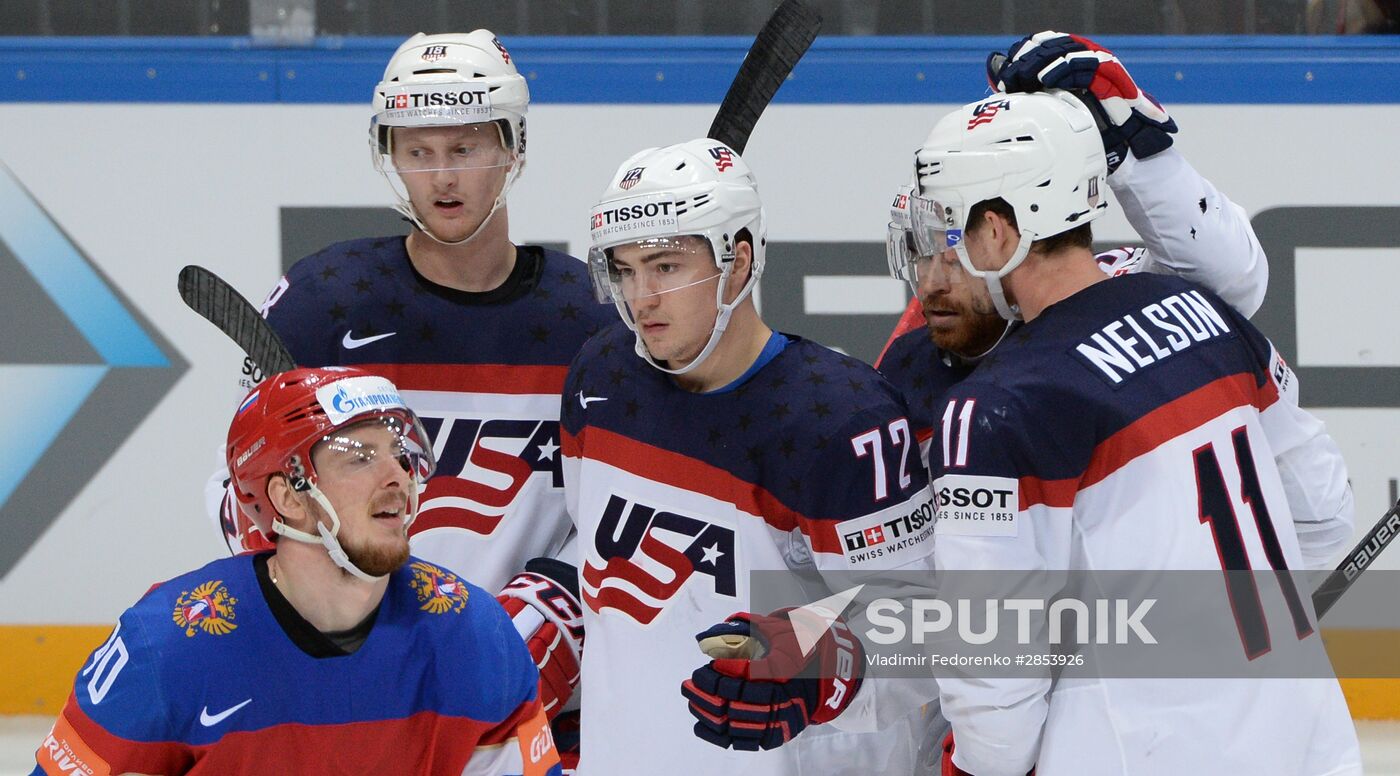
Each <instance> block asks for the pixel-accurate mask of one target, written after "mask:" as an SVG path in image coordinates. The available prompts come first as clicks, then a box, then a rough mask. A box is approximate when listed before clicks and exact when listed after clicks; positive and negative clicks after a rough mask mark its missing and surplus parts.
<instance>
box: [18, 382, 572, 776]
mask: <svg viewBox="0 0 1400 776" xmlns="http://www.w3.org/2000/svg"><path fill="white" fill-rule="evenodd" d="M226 451H227V460H228V466H229V469H230V471H231V472H232V480H233V490H234V493H235V495H236V498H237V499H238V503H239V508H240V509H241V510H242V511H243V512H244V513H245V514H246V515H247V516H248V518H249V519H250V520H251V521H252V523H253V524H254V525H255V526H256V527H257V528H258V530H260V531H262V532H263V535H265V536H269V537H273V538H274V541H273V542H272V544H273V549H272V550H271V551H270V552H263V553H258V554H245V555H240V556H237V557H232V558H225V559H223V560H217V561H214V562H212V563H209V564H208V565H206V566H204V567H203V568H200V569H198V570H196V571H193V572H190V573H188V574H184V575H181V576H178V577H176V578H174V579H171V580H169V581H166V582H163V583H161V584H159V585H156V586H155V587H154V588H152V589H151V590H150V591H149V592H148V593H147V594H146V595H145V596H144V597H143V598H142V599H141V600H140V601H139V602H137V603H136V605H135V606H133V607H131V608H130V609H128V610H127V611H126V612H125V613H124V614H123V615H122V617H121V619H120V621H119V622H118V624H117V627H116V628H115V629H114V630H113V631H112V634H111V636H110V637H108V639H107V641H106V642H105V643H104V644H102V646H101V647H99V648H98V649H97V650H96V651H95V652H93V653H92V655H91V657H90V658H89V659H88V660H87V662H86V663H85V664H84V666H83V668H82V670H81V671H80V672H79V674H78V676H77V679H76V681H75V682H74V685H73V692H72V694H71V695H70V696H69V698H68V702H67V703H66V704H65V706H64V708H63V711H62V712H61V713H60V715H59V717H58V719H57V721H56V722H55V723H54V727H53V730H52V731H51V732H50V733H49V735H48V736H47V737H46V738H45V740H44V741H43V742H42V744H41V745H40V747H39V749H38V751H37V753H36V760H37V766H36V768H35V771H34V773H35V774H49V776H57V775H58V774H70V773H88V774H121V773H146V774H183V773H191V774H219V776H227V775H229V774H249V775H252V774H259V775H261V774H269V773H279V774H280V773H324V774H424V775H425V776H426V775H428V774H434V775H436V774H482V776H485V775H486V774H502V775H504V774H521V775H522V776H523V775H524V774H551V773H552V774H557V773H559V765H558V757H557V755H556V753H555V750H554V747H553V744H552V737H551V735H550V731H549V727H548V724H547V721H546V718H545V714H544V711H543V709H542V708H541V706H540V700H539V697H538V687H537V684H538V673H537V671H536V669H535V667H534V663H533V661H532V659H531V656H530V654H529V651H528V650H527V649H526V647H525V646H524V644H522V643H521V641H520V639H519V638H518V637H517V636H516V633H515V629H514V628H513V627H512V625H511V622H510V619H509V618H508V617H507V615H506V613H505V612H504V611H503V610H502V609H501V606H500V605H499V604H498V603H497V602H496V601H495V600H494V599H493V598H492V597H491V596H490V594H488V593H486V592H485V591H483V590H482V589H480V588H478V587H476V586H475V585H472V584H470V583H468V582H466V581H465V580H463V579H461V578H460V577H458V576H457V575H455V574H453V573H452V572H450V571H448V570H446V569H444V568H442V567H440V566H437V565H434V564H432V563H429V562H427V561H423V560H420V559H418V558H415V557H412V556H410V555H409V547H408V529H409V526H410V525H412V523H413V520H414V518H415V517H416V516H417V513H418V508H419V495H418V493H419V487H420V485H421V484H422V483H423V482H425V481H426V480H427V478H428V477H430V476H431V475H432V473H433V469H434V466H435V461H434V456H433V452H432V451H433V445H432V441H431V440H430V439H429V437H428V434H427V432H426V430H425V429H424V427H423V425H422V423H421V422H420V421H419V419H418V417H417V416H416V415H415V414H414V413H413V411H412V410H410V409H408V407H407V406H405V405H404V403H403V400H402V399H401V398H400V396H399V393H398V391H397V389H396V388H395V387H394V385H393V384H392V383H391V382H389V381H388V380H385V379H384V378H382V377H377V376H372V375H370V374H368V373H366V372H362V371H360V370H355V369H347V368H327V369H298V370H293V371H290V372H283V373H280V374H277V375H273V376H271V377H269V378H268V379H267V380H266V381H264V382H263V383H262V384H261V385H260V386H259V387H257V388H256V389H254V390H253V391H252V392H251V393H249V395H248V397H247V398H246V399H245V400H244V401H243V403H242V405H241V406H240V407H239V409H238V411H237V414H236V415H235V417H234V420H233V423H232V425H231V427H230V429H229V434H228V444H227V446H226Z"/></svg>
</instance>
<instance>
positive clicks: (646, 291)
mask: <svg viewBox="0 0 1400 776" xmlns="http://www.w3.org/2000/svg"><path fill="white" fill-rule="evenodd" d="M588 270H589V274H590V275H591V276H592V278H593V291H594V293H595V295H596V296H597V297H598V301H599V302H612V303H613V304H615V305H617V306H618V308H619V309H620V310H622V311H623V312H624V314H625V315H626V316H627V317H628V319H629V321H635V320H636V314H635V311H636V309H637V308H638V307H639V306H645V305H648V304H652V303H654V302H655V300H656V299H657V298H658V297H661V296H662V295H664V294H670V293H673V292H675V291H680V290H683V289H686V288H691V287H693V286H698V285H700V284H703V283H707V282H709V281H711V280H715V279H717V278H719V277H721V276H722V275H723V273H722V272H720V270H719V268H718V267H716V266H715V259H714V252H713V251H712V249H711V248H710V241H709V238H707V237H706V236H704V235H698V234H694V235H678V236H675V237H652V238H647V239H644V240H637V241H634V242H629V243H623V244H621V245H615V246H612V247H610V248H597V247H595V248H592V249H590V250H589V252H588Z"/></svg>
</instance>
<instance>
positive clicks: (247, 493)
mask: <svg viewBox="0 0 1400 776" xmlns="http://www.w3.org/2000/svg"><path fill="white" fill-rule="evenodd" d="M369 420H382V421H383V422H384V423H386V424H387V425H389V426H390V427H391V429H393V430H394V432H395V433H396V434H397V435H398V437H399V445H400V449H399V454H400V455H401V456H402V460H401V463H403V464H404V466H405V467H406V468H407V469H408V471H409V473H410V474H412V475H413V477H414V478H415V479H416V480H417V481H418V483H419V484H420V485H421V484H422V483H424V482H426V481H427V479H428V477H430V476H432V473H433V469H434V468H435V467H436V462H435V461H434V460H433V450H432V444H431V442H430V441H429V438H428V434H427V432H426V431H424V429H423V424H422V422H421V421H420V420H419V419H418V416H417V415H416V414H414V412H413V410H411V409H409V408H408V406H407V405H405V404H404V402H403V399H402V398H401V397H400V396H399V391H398V389H397V388H395V387H394V384H393V383H391V382H389V381H388V380H386V379H385V378H383V377H378V376H375V375H372V374H370V373H368V372H365V371H363V370H360V369H352V368H349V367H324V368H321V369H293V370H290V371H287V372H281V373H278V374H275V375H272V376H271V377H269V378H267V379H266V380H264V381H263V382H262V383H260V384H259V385H258V386H257V387H256V388H254V389H253V390H252V391H251V392H250V393H249V394H248V396H247V397H246V398H244V399H243V403H242V404H240V405H239V407H238V412H237V414H235V415H234V417H233V423H232V425H230V426H229V431H228V445H227V447H226V448H225V453H226V456H227V458H228V470H229V477H230V481H231V484H232V486H233V492H234V494H235V496H236V497H237V499H238V505H239V508H240V509H241V510H242V512H243V514H244V515H246V516H247V518H248V519H249V520H250V521H252V523H253V525H254V526H255V527H256V528H257V529H258V531H259V532H261V533H262V535H263V536H264V537H266V538H268V539H272V538H273V537H274V535H275V533H285V532H286V531H287V530H290V529H287V528H286V527H285V526H282V527H280V528H279V526H281V523H280V522H279V521H278V520H277V517H278V514H277V510H276V508H275V507H273V505H272V502H271V501H270V500H269V499H268V497H267V480H268V478H269V477H271V476H273V475H275V474H282V475H285V476H286V477H288V478H289V479H290V480H291V484H292V487H293V488H295V489H297V490H308V489H310V490H312V491H313V492H314V491H315V486H316V470H315V468H314V467H313V466H312V463H311V449H312V448H313V447H315V446H316V444H317V443H319V442H321V441H322V440H324V439H326V438H327V437H328V436H329V435H330V434H331V433H332V432H334V431H335V430H336V429H339V428H344V427H346V426H350V425H355V424H358V423H362V422H365V421H369ZM415 502H416V499H415ZM414 512H416V509H413V510H410V512H409V513H408V514H406V515H405V518H404V519H405V523H408V522H412V519H413V517H414ZM337 523H338V521H337ZM337 528H338V526H337ZM298 533H300V532H298ZM307 538H311V537H307Z"/></svg>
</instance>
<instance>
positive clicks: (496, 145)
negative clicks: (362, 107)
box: [378, 122, 514, 175]
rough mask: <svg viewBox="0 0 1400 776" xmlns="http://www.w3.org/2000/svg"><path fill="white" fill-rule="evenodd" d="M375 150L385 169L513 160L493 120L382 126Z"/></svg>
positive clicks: (456, 167) (409, 171) (402, 171)
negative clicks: (382, 137)
mask: <svg viewBox="0 0 1400 776" xmlns="http://www.w3.org/2000/svg"><path fill="white" fill-rule="evenodd" d="M382 129H383V131H384V132H385V134H386V138H385V142H384V143H383V144H382V145H381V146H380V148H379V153H378V160H379V168H380V170H381V171H383V172H386V173H395V174H398V175H419V174H424V173H436V172H460V171H462V170H485V169H491V168H496V167H505V166H507V165H509V164H510V163H511V161H512V160H513V156H514V155H513V154H512V153H511V151H510V150H509V149H508V148H506V146H505V140H504V138H503V137H502V135H501V130H500V128H499V127H498V126H497V125H496V122H484V123H480V124H461V125H449V126H441V127H384V128H382Z"/></svg>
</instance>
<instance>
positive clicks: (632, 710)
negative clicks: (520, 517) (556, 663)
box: [562, 325, 932, 776]
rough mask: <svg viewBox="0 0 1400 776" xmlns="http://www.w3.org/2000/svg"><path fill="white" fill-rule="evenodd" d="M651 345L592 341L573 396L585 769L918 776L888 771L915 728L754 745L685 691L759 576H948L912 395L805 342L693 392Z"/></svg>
mask: <svg viewBox="0 0 1400 776" xmlns="http://www.w3.org/2000/svg"><path fill="white" fill-rule="evenodd" d="M777 336H782V335H777ZM633 341H634V340H633V334H632V332H631V331H629V330H628V329H626V328H624V327H623V326H621V325H618V326H617V327H615V328H613V329H609V330H605V331H604V332H603V333H602V334H600V335H598V336H597V337H595V338H594V339H592V340H590V341H589V343H588V344H587V345H585V346H584V349H583V351H582V352H581V353H580V354H579V358H578V359H577V360H576V361H575V362H574V365H573V366H572V367H571V368H570V372H569V378H568V382H567V387H566V389H565V390H566V401H565V405H564V411H563V417H562V425H563V442H562V444H563V445H564V455H565V458H564V461H565V469H564V472H565V481H566V485H567V487H566V493H567V498H568V502H569V511H570V513H571V514H572V515H573V517H574V520H575V522H576V525H577V529H578V540H579V546H580V561H581V562H580V567H581V574H580V576H581V583H582V584H581V589H582V597H583V602H584V622H585V628H586V631H587V633H588V643H587V647H586V648H585V650H584V656H583V667H582V674H583V680H582V682H583V684H582V699H583V707H582V714H583V719H582V731H583V742H582V753H583V757H582V760H581V762H580V764H579V770H578V773H579V774H581V775H582V776H592V775H597V774H608V775H609V776H615V775H624V774H650V773H655V772H656V771H657V770H658V769H659V768H669V769H672V770H678V771H679V772H684V773H696V774H700V773H705V774H712V773H744V774H795V773H802V772H806V773H823V774H834V773H852V774H854V773H874V772H906V773H907V772H908V771H907V770H903V771H900V770H895V771H888V770H887V769H888V768H904V769H907V768H910V767H912V766H911V765H910V764H909V762H910V750H912V749H916V748H917V746H918V744H919V743H920V742H918V741H914V740H911V735H910V734H909V733H908V729H907V728H905V729H903V732H895V733H890V734H889V735H886V736H884V737H883V739H882V742H883V744H884V745H883V746H877V745H875V744H876V743H879V742H876V741H875V739H873V738H867V739H864V740H865V741H866V742H868V743H867V744H865V745H862V744H858V743H852V742H853V741H855V739H857V738H859V737H860V735H861V734H858V733H843V732H841V731H839V730H836V729H835V728H832V727H830V726H821V727H819V728H809V729H808V730H806V731H804V732H803V733H802V734H801V735H799V736H798V737H797V738H796V739H794V740H793V741H792V742H790V743H789V744H787V745H785V746H783V747H780V748H778V749H775V750H771V751H767V752H737V751H734V750H726V749H720V748H718V747H716V746H714V745H712V744H710V743H707V742H705V741H703V740H701V739H699V738H697V737H696V736H695V735H694V733H693V732H692V728H693V726H694V720H693V719H692V718H691V716H690V714H689V712H688V711H687V708H686V701H685V699H684V698H683V697H682V696H681V694H680V685H681V682H683V681H684V680H686V679H688V678H690V675H691V673H692V672H693V671H694V670H695V669H696V668H698V667H700V666H701V665H703V664H704V663H705V662H706V661H707V660H708V658H705V657H704V656H703V655H702V654H701V653H700V651H699V649H698V648H697V646H696V642H695V634H697V633H699V632H700V631H703V630H705V629H706V628H708V627H710V626H711V625H713V624H715V623H717V622H720V621H722V620H724V619H725V618H726V617H728V616H729V615H731V614H733V613H735V612H740V611H748V610H749V609H750V593H751V590H750V589H749V585H750V576H749V574H750V572H752V571H755V570H783V569H803V568H806V569H811V568H816V569H819V570H822V571H836V570H844V571H855V572H860V571H862V570H872V571H873V570H877V569H910V570H920V569H922V570H925V571H928V572H929V573H930V575H931V571H932V562H931V558H930V553H931V550H932V546H931V541H930V540H931V538H932V533H931V532H932V521H931V514H932V512H931V503H930V500H931V494H930V492H929V490H928V487H927V474H926V472H925V470H924V467H923V465H922V463H921V462H920V459H919V456H918V453H917V451H916V449H915V447H916V443H915V440H914V437H913V434H912V432H911V430H910V428H909V424H908V421H907V419H906V418H905V413H904V409H903V403H902V401H901V400H900V398H899V397H898V394H897V393H896V392H895V390H894V389H893V388H892V387H891V386H890V385H889V384H888V383H887V382H885V381H884V380H883V379H881V378H880V377H879V375H878V374H876V373H875V372H874V370H872V369H871V368H870V367H868V366H866V365H865V364H862V363H860V362H858V361H855V360H854V359H850V358H847V357H845V356H842V355H840V354H838V353H836V352H834V351H832V350H829V349H827V348H825V347H823V346H821V345H818V344H815V343H812V342H808V341H805V340H802V339H799V338H792V337H789V338H786V340H785V342H786V344H785V346H784V347H783V349H782V350H781V352H779V353H777V355H776V356H772V358H771V360H770V361H768V362H767V363H762V359H760V363H762V365H761V368H759V369H758V371H757V372H756V373H754V374H753V375H752V376H751V377H750V378H749V379H748V380H746V381H745V382H743V383H742V384H741V385H739V386H738V387H737V388H736V389H734V390H721V391H717V392H711V393H705V394H694V393H688V392H686V391H683V390H681V389H680V388H678V387H677V386H676V385H675V384H674V383H673V382H672V381H671V378H670V377H669V376H667V375H665V374H664V373H662V372H660V371H658V370H656V369H654V368H652V367H651V366H649V365H647V364H646V363H645V362H644V361H643V360H642V359H640V358H638V357H637V356H636V354H635V352H634V350H633ZM876 684H879V683H877V682H867V683H866V685H865V686H864V687H863V688H862V690H861V695H866V694H867V691H870V692H875V691H876V689H877V688H876V687H874V685H876ZM925 697H927V696H925ZM843 739H844V741H843ZM837 752H839V753H841V754H833V753H837ZM861 758H864V759H863V760H862V759H861ZM892 760H893V761H895V762H892Z"/></svg>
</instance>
